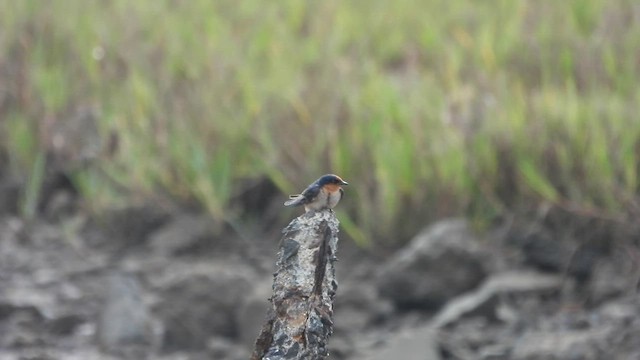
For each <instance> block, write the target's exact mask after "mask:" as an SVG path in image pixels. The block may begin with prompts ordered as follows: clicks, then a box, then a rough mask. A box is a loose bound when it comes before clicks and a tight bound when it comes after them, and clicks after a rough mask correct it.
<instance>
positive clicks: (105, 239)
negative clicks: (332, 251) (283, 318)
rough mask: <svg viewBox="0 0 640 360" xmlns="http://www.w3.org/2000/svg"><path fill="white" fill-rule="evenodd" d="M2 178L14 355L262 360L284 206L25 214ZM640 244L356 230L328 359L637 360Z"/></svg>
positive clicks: (2, 329)
mask: <svg viewBox="0 0 640 360" xmlns="http://www.w3.org/2000/svg"><path fill="white" fill-rule="evenodd" d="M0 188H1V190H0V198H1V199H2V201H0V360H5V359H25V360H26V359H32V360H35V359H229V360H235V359H248V358H249V356H250V353H251V350H252V346H253V341H254V340H255V337H256V335H257V334H258V331H259V329H260V327H261V325H262V320H263V317H264V315H265V312H266V306H267V305H268V302H267V298H268V297H269V295H270V286H271V273H272V271H273V269H274V268H275V267H274V264H273V261H274V259H275V253H276V251H277V246H278V241H279V229H280V228H281V227H282V226H283V225H285V224H286V221H285V222H282V221H281V220H279V219H281V216H279V215H274V216H268V218H267V217H266V216H254V217H253V220H250V218H251V217H247V218H246V219H245V220H243V222H240V223H236V224H224V223H222V224H221V223H216V222H215V221H213V220H212V219H211V218H210V217H208V216H206V215H204V214H202V213H201V212H198V211H197V210H189V209H185V208H178V207H176V206H171V207H167V206H163V205H160V204H147V205H141V206H137V207H131V208H127V209H121V210H114V211H111V212H108V213H106V214H102V215H99V216H98V215H88V212H87V211H84V210H83V204H82V200H81V199H78V198H77V195H75V192H74V191H73V190H72V189H70V188H69V187H68V186H58V188H57V189H54V190H51V191H49V192H48V193H45V194H44V195H46V196H43V200H42V203H41V204H40V208H39V212H38V215H37V216H36V217H35V218H34V219H31V220H25V219H24V218H22V217H20V216H19V215H18V214H19V211H18V208H19V206H18V196H17V194H19V192H20V190H21V185H20V184H19V183H17V182H11V181H9V180H7V179H4V181H3V182H2V186H1V187H0ZM261 194H264V191H261ZM280 197H281V194H278V193H277V192H275V191H274V192H273V193H272V196H270V197H267V198H266V199H258V200H259V204H251V206H252V208H255V209H257V210H258V211H259V212H263V213H266V214H273V213H278V212H280V211H289V210H284V209H282V208H281V207H280V205H279V204H280V203H281V202H282V199H281V198H280ZM252 200H256V199H253V198H252V197H251V196H250V195H249V197H248V198H245V199H243V200H242V201H245V202H248V201H252ZM292 216H295V213H293V212H292ZM256 219H261V220H256ZM639 245H640V227H639V226H638V224H633V223H618V222H615V221H609V220H605V219H597V218H595V219H594V218H587V217H581V216H577V215H572V214H568V213H566V212H563V211H560V210H553V209H551V210H549V211H547V212H544V213H543V214H538V215H537V216H530V217H525V216H515V215H514V216H511V217H505V218H504V219H502V220H501V221H498V222H496V224H495V225H494V226H492V227H491V228H489V229H485V230H483V231H479V230H477V229H475V228H474V227H473V226H471V225H470V224H469V223H468V222H467V221H465V220H464V219H444V220H442V221H438V222H432V223H427V222H425V229H424V230H423V231H422V232H420V233H418V234H416V236H415V237H414V238H413V239H411V241H409V242H408V243H407V244H406V245H404V246H402V247H400V248H398V249H386V250H382V249H380V248H374V249H369V250H364V249H361V248H358V247H357V246H355V245H354V244H353V242H351V241H349V240H348V239H346V238H343V239H342V240H341V243H340V245H339V251H340V253H339V263H338V264H337V267H338V278H339V281H340V284H339V288H338V294H337V302H336V304H335V305H336V306H335V313H334V323H335V332H334V334H333V336H332V338H331V341H330V344H329V345H330V349H331V356H330V358H331V359H338V360H339V359H372V360H377V359H389V358H396V359H405V360H406V359H409V360H410V359H422V360H446V359H485V360H490V359H491V360H499V359H515V360H518V359H521V360H524V359H529V360H530V359H563V360H564V359H566V360H569V359H571V360H574V359H575V360H578V359H612V360H616V359H619V360H627V359H629V360H633V359H640V316H638V315H639V314H640V298H639V296H638V280H639V278H640V260H639V259H640V250H639Z"/></svg>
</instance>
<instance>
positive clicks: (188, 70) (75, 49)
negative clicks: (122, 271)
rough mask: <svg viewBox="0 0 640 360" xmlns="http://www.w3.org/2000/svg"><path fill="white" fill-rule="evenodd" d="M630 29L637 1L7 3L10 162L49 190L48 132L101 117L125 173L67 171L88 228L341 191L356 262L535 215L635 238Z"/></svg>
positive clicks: (634, 75) (3, 10) (3, 18)
mask: <svg viewBox="0 0 640 360" xmlns="http://www.w3.org/2000/svg"><path fill="white" fill-rule="evenodd" d="M634 11H635V12H636V13H637V11H638V10H637V6H636V5H635V4H634V1H633V0H619V1H605V0H568V1H558V2H556V1H546V0H543V1H536V2H522V1H507V0H499V1H491V2H489V1H467V2H450V1H444V0H441V1H430V2H418V1H412V0H399V1H394V2H387V1H380V0H374V1H338V0H327V1H322V2H306V1H297V0H284V1H280V2H273V3H263V2H258V1H254V0H248V1H242V2H232V1H204V0H194V1H138V2H129V1H123V0H113V1H98V0H93V1H86V0H83V1H79V0H78V1H52V2H47V3H46V4H42V3H41V2H38V1H5V0H2V1H0V24H2V25H1V28H2V29H1V30H2V31H0V70H2V71H0V83H1V84H8V86H7V85H4V87H5V91H4V93H3V94H2V95H1V96H3V102H2V104H3V106H1V107H0V111H1V113H0V118H2V119H5V121H3V122H0V126H1V127H2V134H4V136H3V139H2V140H3V142H2V144H4V145H3V147H4V148H5V150H6V151H7V152H8V154H9V159H10V164H11V168H12V170H13V171H14V172H15V173H18V174H23V175H24V176H27V177H29V176H30V174H32V175H38V171H39V170H38V166H37V165H38V164H39V162H38V161H42V160H41V155H39V154H42V152H43V151H45V152H46V151H49V152H50V151H51V146H50V143H51V142H52V141H51V139H50V133H51V132H50V131H49V130H50V128H51V127H54V128H55V127H56V126H58V125H59V124H64V123H65V122H69V121H72V120H69V119H73V118H74V114H75V113H76V112H77V109H78V108H83V107H93V108H96V109H97V110H98V111H99V114H100V115H99V116H98V124H97V127H98V134H99V136H98V139H99V140H102V141H103V142H105V143H106V142H107V139H108V138H109V137H110V136H112V134H115V135H116V136H117V138H118V140H119V141H118V143H119V148H118V151H117V152H116V153H115V154H114V155H113V156H111V157H103V158H99V159H96V160H94V164H93V167H89V168H86V167H73V166H72V167H71V169H72V170H71V172H72V174H73V177H74V180H75V181H76V182H77V184H78V187H79V188H80V189H81V191H82V192H83V193H84V194H85V196H86V197H87V199H88V203H89V204H91V205H92V207H94V208H95V209H96V210H99V209H102V208H104V207H107V206H112V205H113V204H122V203H126V202H130V201H136V200H144V199H145V198H147V197H150V196H153V194H155V193H162V194H166V195H169V196H171V197H174V198H176V199H180V200H191V201H197V202H198V203H200V204H202V206H203V207H205V208H206V209H207V210H208V211H210V212H211V214H212V215H213V216H215V217H217V218H221V219H222V218H236V217H238V216H241V214H238V213H232V212H231V211H230V210H229V201H230V198H231V195H232V193H233V192H234V191H235V190H237V189H236V188H235V184H237V181H236V180H238V179H242V178H251V177H259V176H267V177H269V178H270V179H271V180H272V181H274V182H275V184H276V185H277V186H278V187H279V188H280V189H281V190H282V191H283V193H289V192H292V191H296V190H299V189H300V188H301V187H302V186H304V185H306V184H307V183H308V182H309V181H311V180H312V179H315V178H316V177H317V176H318V175H320V174H323V173H326V172H336V173H338V174H340V175H342V176H343V177H344V178H345V179H347V180H348V181H350V182H351V183H352V184H354V186H352V187H351V188H349V190H348V197H347V199H346V201H345V202H344V203H343V204H341V209H342V211H343V214H342V215H341V216H343V217H344V218H347V219H348V220H346V222H345V223H346V224H348V226H347V231H348V232H349V233H350V234H351V235H352V236H353V237H354V238H356V239H358V240H361V241H364V239H369V238H372V237H373V238H374V239H376V240H381V241H390V242H392V241H395V240H397V238H403V237H406V236H408V235H410V234H412V233H414V232H415V231H416V230H417V229H418V227H419V226H423V225H424V224H425V223H427V222H428V221H431V220H434V219H436V218H440V217H444V216H451V215H469V216H473V217H475V218H477V219H479V220H484V221H486V220H490V219H492V218H493V217H495V216H497V215H500V214H502V213H504V212H506V211H512V210H519V209H535V207H537V206H538V205H540V204H542V203H551V204H556V205H558V206H562V207H565V208H567V207H569V208H577V209H586V210H588V211H594V212H597V213H601V214H606V215H607V216H611V217H624V216H629V215H630V214H629V213H628V204H629V203H630V202H637V198H638V191H639V189H640V187H639V180H638V171H640V159H639V157H640V119H638V117H637V104H638V103H639V100H640V87H639V86H637V84H640V65H639V64H638V62H637V59H638V58H639V57H640V25H639V24H638V23H637V22H634V21H633V16H631V15H630V14H631V13H633V12H634ZM52 124H53V125H52ZM34 164H35V165H34ZM96 167H99V168H100V169H101V171H100V172H97V171H95V168H96ZM103 172H104V173H106V174H108V175H109V178H110V179H115V181H116V182H117V184H118V185H119V186H114V184H113V181H107V180H106V179H105V178H104V176H102V175H100V174H101V173H103ZM37 183H38V181H36V180H32V181H31V182H30V185H29V189H31V188H32V187H36V185H33V184H37ZM122 188H124V189H126V190H127V191H124V192H123V191H122ZM132 193H133V194H135V196H134V197H131V195H130V194H132ZM30 196H31V198H33V195H30ZM387 239H389V240H387Z"/></svg>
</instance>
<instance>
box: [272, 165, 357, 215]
mask: <svg viewBox="0 0 640 360" xmlns="http://www.w3.org/2000/svg"><path fill="white" fill-rule="evenodd" d="M342 185H349V183H348V182H346V181H344V180H342V179H341V178H340V176H338V175H334V174H327V175H324V176H322V177H320V178H319V179H318V180H316V181H314V182H313V184H311V185H309V187H307V188H306V189H305V190H304V191H303V192H302V193H301V194H296V195H289V200H288V201H286V202H285V203H284V206H300V205H304V210H305V212H309V211H311V210H322V209H333V208H334V207H335V206H336V205H338V202H339V201H340V199H342V195H344V190H343V189H342Z"/></svg>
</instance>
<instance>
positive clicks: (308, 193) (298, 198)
mask: <svg viewBox="0 0 640 360" xmlns="http://www.w3.org/2000/svg"><path fill="white" fill-rule="evenodd" d="M319 193H320V186H319V185H318V184H316V183H313V184H311V185H309V187H307V188H306V189H305V190H304V191H303V192H302V194H298V195H289V200H288V201H286V202H285V203H284V206H298V205H304V204H308V203H310V202H312V201H313V200H314V199H315V198H316V197H317V196H318V194H319Z"/></svg>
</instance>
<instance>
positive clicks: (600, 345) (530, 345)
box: [511, 329, 608, 360]
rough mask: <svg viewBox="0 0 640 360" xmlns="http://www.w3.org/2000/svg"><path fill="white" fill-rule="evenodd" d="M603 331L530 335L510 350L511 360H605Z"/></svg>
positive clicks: (535, 333)
mask: <svg viewBox="0 0 640 360" xmlns="http://www.w3.org/2000/svg"><path fill="white" fill-rule="evenodd" d="M607 336H608V334H607V332H606V331H604V330H595V329H593V330H577V331H576V330H569V331H557V332H530V333H527V334H525V335H523V336H522V337H521V338H520V339H519V340H518V341H517V342H516V345H515V347H514V348H513V352H512V354H511V359H512V360H599V359H605V358H608V357H605V356H604V355H605V354H604V351H603V349H605V348H606V343H605V340H606V337H607Z"/></svg>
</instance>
